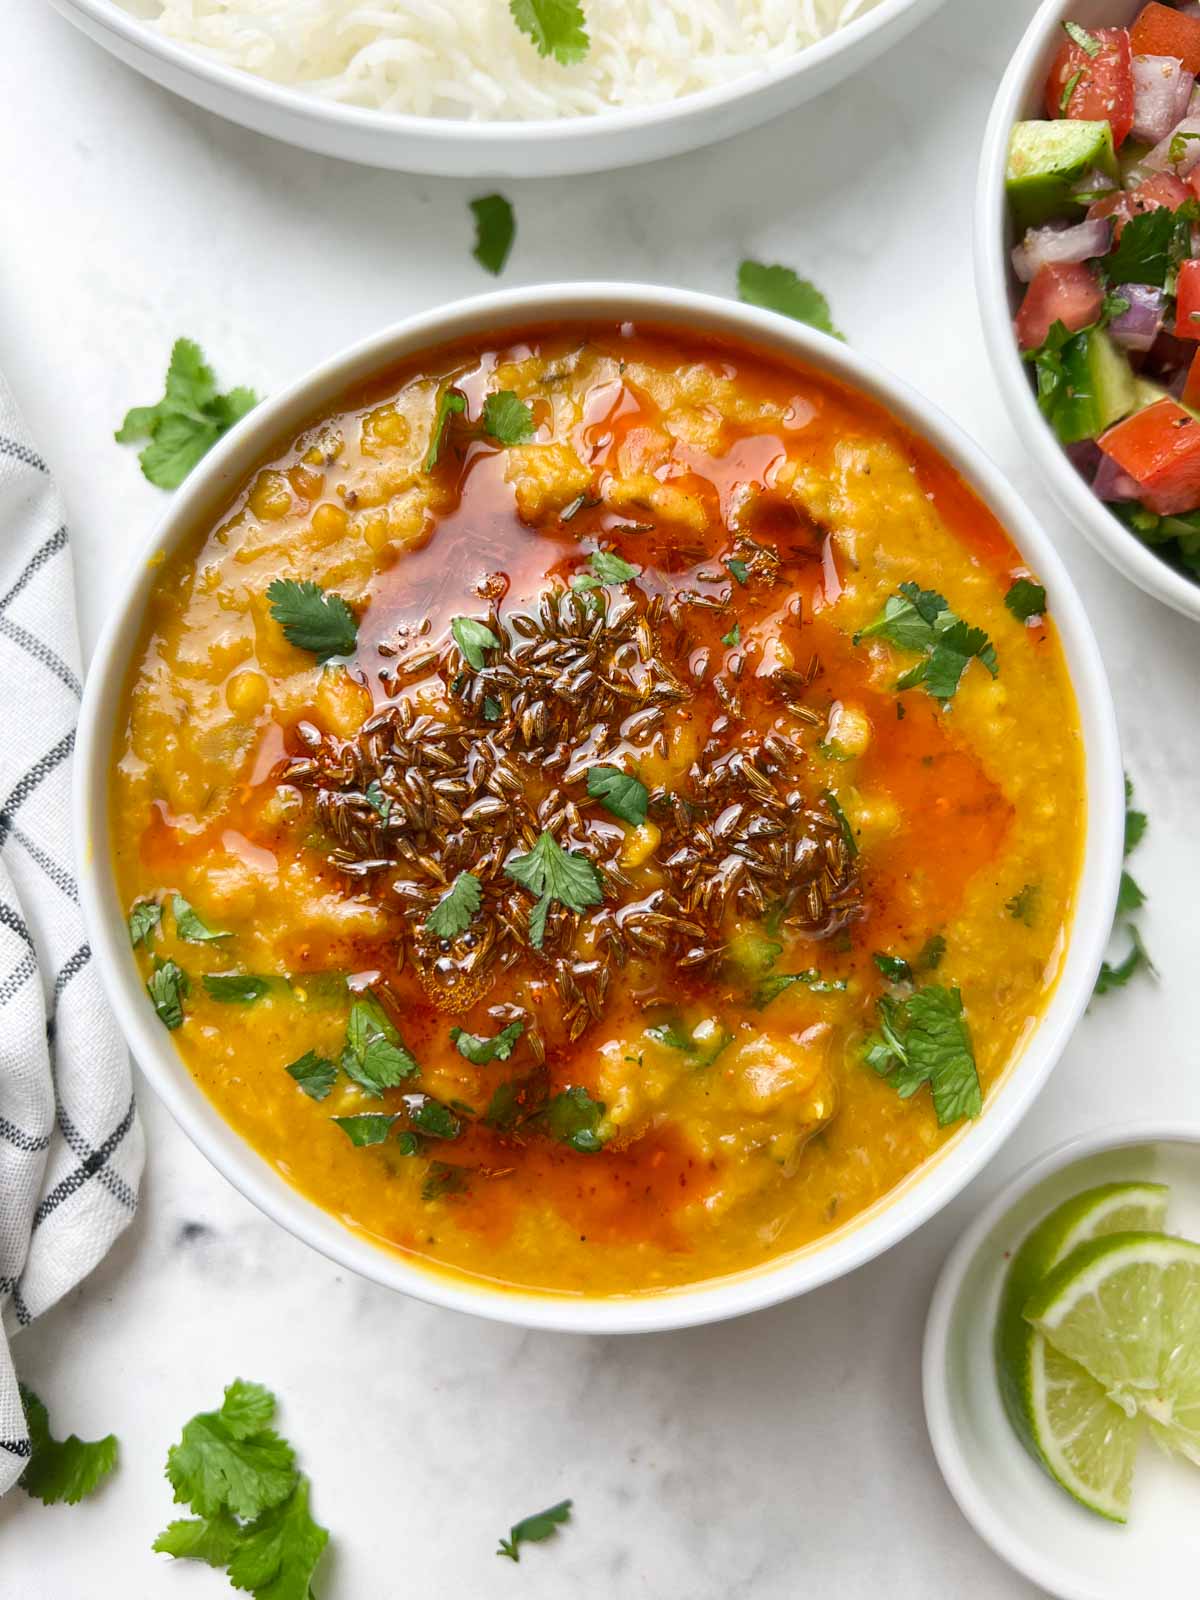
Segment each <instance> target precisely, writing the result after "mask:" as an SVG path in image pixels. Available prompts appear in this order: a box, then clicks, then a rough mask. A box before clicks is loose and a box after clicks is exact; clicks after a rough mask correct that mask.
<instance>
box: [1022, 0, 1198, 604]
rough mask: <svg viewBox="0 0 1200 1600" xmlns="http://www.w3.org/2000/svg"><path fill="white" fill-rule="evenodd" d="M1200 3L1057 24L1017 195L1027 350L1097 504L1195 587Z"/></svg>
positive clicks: (1155, 1)
mask: <svg viewBox="0 0 1200 1600" xmlns="http://www.w3.org/2000/svg"><path fill="white" fill-rule="evenodd" d="M1197 74H1200V4H1187V5H1179V6H1170V5H1163V4H1160V3H1159V0H1151V3H1150V4H1149V5H1146V6H1144V7H1143V8H1142V10H1141V11H1140V12H1139V13H1138V15H1137V17H1136V18H1135V19H1134V21H1133V22H1132V24H1131V25H1130V26H1129V27H1114V28H1091V29H1089V28H1084V27H1082V26H1080V25H1079V24H1078V23H1075V22H1065V23H1064V24H1063V39H1062V44H1061V47H1060V48H1059V51H1058V54H1057V56H1056V57H1055V59H1054V62H1053V65H1052V66H1051V69H1050V74H1049V77H1048V78H1047V80H1046V88H1045V97H1044V98H1045V117H1044V119H1043V120H1038V121H1029V122H1019V123H1018V124H1017V125H1016V127H1015V128H1014V129H1013V131H1012V138H1011V142H1010V145H1009V154H1008V169H1007V175H1006V179H1007V190H1008V199H1009V205H1010V207H1011V210H1012V215H1013V220H1014V222H1015V224H1016V227H1017V230H1018V232H1019V233H1020V235H1021V237H1020V242H1019V243H1018V244H1017V246H1016V248H1015V249H1014V250H1013V252H1012V265H1013V271H1014V272H1015V273H1016V276H1017V278H1018V279H1019V280H1020V282H1021V283H1022V284H1023V285H1025V289H1024V294H1023V298H1022V301H1021V305H1020V308H1019V310H1018V312H1017V315H1016V319H1015V326H1016V334H1017V340H1018V343H1019V344H1020V347H1021V350H1022V352H1023V353H1024V356H1025V359H1026V360H1027V361H1028V362H1029V364H1030V367H1031V369H1032V371H1033V375H1034V378H1035V381H1036V386H1037V394H1038V403H1039V405H1040V406H1041V409H1042V412H1043V413H1044V415H1045V416H1046V418H1047V419H1048V421H1049V422H1050V424H1051V426H1052V427H1053V428H1054V430H1055V432H1056V433H1057V435H1058V437H1059V439H1060V440H1061V441H1062V443H1063V445H1064V446H1065V447H1066V449H1067V452H1068V454H1069V455H1070V457H1071V460H1072V461H1073V463H1074V465H1075V466H1076V468H1077V469H1078V470H1079V472H1080V473H1081V474H1083V475H1084V476H1085V477H1086V478H1087V480H1088V482H1089V483H1090V484H1091V486H1092V488H1093V490H1094V492H1095V493H1096V495H1097V496H1098V497H1099V498H1100V499H1101V500H1103V501H1105V502H1107V503H1108V505H1109V506H1110V508H1111V509H1112V511H1113V512H1114V513H1115V514H1116V515H1117V516H1118V517H1119V518H1121V520H1122V521H1123V522H1124V523H1125V524H1126V525H1127V526H1128V527H1129V528H1130V529H1131V530H1132V531H1133V532H1134V533H1135V534H1136V535H1137V536H1138V537H1139V538H1141V539H1143V540H1144V541H1145V542H1146V543H1147V544H1150V545H1153V546H1155V547H1157V549H1158V551H1159V553H1160V554H1161V555H1162V556H1164V558H1165V559H1167V560H1169V561H1171V562H1172V564H1174V565H1176V566H1178V567H1180V568H1181V569H1182V570H1183V571H1185V572H1187V573H1188V574H1189V575H1190V576H1192V577H1194V578H1196V579H1200V87H1198V86H1197Z"/></svg>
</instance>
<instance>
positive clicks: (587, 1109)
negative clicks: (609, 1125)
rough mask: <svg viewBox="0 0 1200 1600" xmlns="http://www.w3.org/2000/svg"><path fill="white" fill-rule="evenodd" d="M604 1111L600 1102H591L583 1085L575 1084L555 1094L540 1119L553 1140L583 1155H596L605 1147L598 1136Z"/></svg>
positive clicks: (602, 1103) (601, 1101)
mask: <svg viewBox="0 0 1200 1600" xmlns="http://www.w3.org/2000/svg"><path fill="white" fill-rule="evenodd" d="M604 1110H605V1107H604V1102H603V1100H593V1099H592V1097H591V1095H590V1094H589V1093H588V1092H587V1090H586V1089H585V1088H584V1087H583V1085H582V1084H578V1083H577V1084H573V1085H572V1086H571V1088H569V1089H564V1090H563V1092H562V1093H561V1094H556V1095H555V1096H554V1098H553V1100H551V1101H550V1103H549V1105H548V1106H547V1107H546V1109H545V1111H543V1112H542V1117H543V1120H544V1122H545V1125H546V1129H547V1131H548V1132H549V1134H550V1136H551V1137H552V1138H554V1139H558V1140H560V1141H561V1142H562V1143H563V1144H565V1145H569V1146H570V1147H571V1149H572V1150H578V1151H579V1152H580V1154H582V1155H595V1154H596V1153H597V1151H600V1150H603V1148H604V1140H603V1138H601V1136H600V1133H599V1128H600V1123H601V1122H602V1121H603V1119H604Z"/></svg>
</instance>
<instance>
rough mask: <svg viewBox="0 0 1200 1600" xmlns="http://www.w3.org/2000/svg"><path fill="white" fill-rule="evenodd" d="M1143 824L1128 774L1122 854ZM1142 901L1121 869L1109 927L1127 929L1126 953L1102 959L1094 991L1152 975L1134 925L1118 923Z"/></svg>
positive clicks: (1134, 846)
mask: <svg viewBox="0 0 1200 1600" xmlns="http://www.w3.org/2000/svg"><path fill="white" fill-rule="evenodd" d="M1146 826H1147V818H1146V813H1145V812H1144V811H1136V810H1135V809H1134V805H1133V784H1132V783H1131V782H1130V781H1129V778H1128V776H1127V777H1126V779H1125V854H1126V856H1128V855H1130V854H1131V853H1132V852H1133V851H1134V850H1136V849H1137V847H1138V845H1139V844H1140V843H1141V842H1142V838H1143V836H1144V835H1145V832H1146ZM1145 903H1146V896H1145V894H1144V893H1143V892H1142V889H1141V886H1140V885H1139V884H1138V882H1137V880H1136V879H1135V878H1134V876H1133V874H1132V873H1131V872H1129V871H1128V870H1122V872H1121V883H1120V887H1119V888H1118V890H1117V908H1116V916H1115V919H1114V923H1113V931H1114V932H1115V931H1116V929H1117V928H1118V927H1121V926H1124V927H1126V928H1127V929H1128V931H1129V938H1130V946H1129V953H1128V954H1127V955H1126V956H1125V958H1124V959H1123V960H1122V961H1119V962H1117V964H1116V965H1115V966H1114V965H1112V964H1111V963H1110V962H1107V961H1105V962H1104V963H1103V965H1102V966H1101V968H1100V975H1099V977H1098V978H1097V979H1096V988H1095V993H1096V994H1108V993H1109V991H1110V990H1112V989H1123V988H1124V987H1125V985H1126V984H1127V983H1128V982H1129V980H1130V978H1132V977H1133V976H1134V974H1135V973H1137V972H1148V973H1149V974H1150V975H1151V977H1154V976H1156V975H1157V974H1156V973H1155V968H1154V963H1153V961H1151V959H1150V956H1149V953H1148V952H1147V950H1146V946H1145V944H1144V943H1143V942H1142V936H1141V934H1140V932H1139V931H1138V929H1137V927H1136V925H1135V924H1134V923H1132V922H1124V923H1122V919H1123V918H1127V917H1129V916H1131V915H1132V913H1133V912H1135V911H1140V910H1141V908H1142V907H1143V906H1144V905H1145Z"/></svg>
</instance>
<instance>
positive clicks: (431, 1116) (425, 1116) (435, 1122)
mask: <svg viewBox="0 0 1200 1600" xmlns="http://www.w3.org/2000/svg"><path fill="white" fill-rule="evenodd" d="M410 1099H411V1100H412V1101H413V1102H415V1103H413V1104H410V1105H409V1108H408V1116H409V1121H410V1122H411V1123H412V1125H413V1127H414V1128H417V1129H418V1130H419V1131H420V1132H421V1133H427V1134H428V1135H429V1137H430V1138H431V1139H457V1138H458V1136H459V1134H460V1133H461V1132H462V1123H461V1122H460V1121H459V1120H458V1118H457V1117H456V1116H455V1115H454V1113H453V1111H451V1110H450V1108H449V1106H444V1105H443V1104H442V1102H441V1101H440V1100H431V1099H430V1098H429V1096H428V1095H414V1096H411V1097H410Z"/></svg>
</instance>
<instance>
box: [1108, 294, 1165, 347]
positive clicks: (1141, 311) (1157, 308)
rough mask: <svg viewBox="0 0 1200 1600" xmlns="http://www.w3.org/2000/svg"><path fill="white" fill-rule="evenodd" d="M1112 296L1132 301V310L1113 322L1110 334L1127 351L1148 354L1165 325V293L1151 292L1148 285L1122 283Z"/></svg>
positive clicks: (1130, 307)
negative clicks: (1115, 295) (1145, 352)
mask: <svg viewBox="0 0 1200 1600" xmlns="http://www.w3.org/2000/svg"><path fill="white" fill-rule="evenodd" d="M1113 292H1114V293H1115V294H1119V295H1120V297H1121V299H1122V300H1128V301H1129V310H1128V311H1122V313H1121V315H1120V316H1119V317H1114V318H1113V320H1112V321H1111V322H1110V323H1109V325H1108V331H1109V333H1111V334H1112V336H1113V338H1114V339H1115V340H1116V341H1117V343H1118V344H1119V345H1124V347H1125V349H1126V350H1149V348H1150V346H1151V345H1152V344H1153V343H1154V341H1155V339H1157V338H1158V334H1159V330H1160V329H1161V327H1162V325H1163V311H1164V307H1165V303H1166V296H1165V295H1164V294H1163V291H1162V290H1161V289H1152V288H1151V287H1150V285H1149V284H1147V283H1123V284H1121V285H1120V286H1119V287H1118V288H1117V289H1115V290H1114V291H1113Z"/></svg>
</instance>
